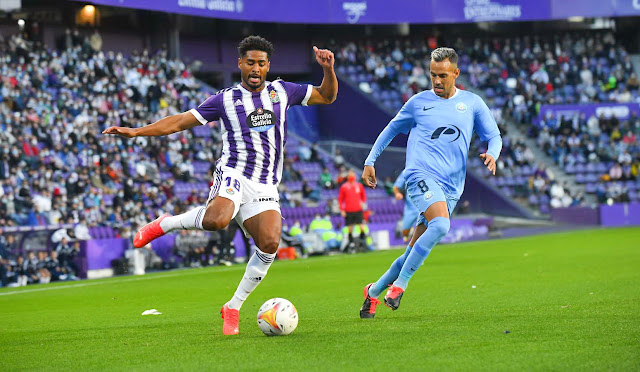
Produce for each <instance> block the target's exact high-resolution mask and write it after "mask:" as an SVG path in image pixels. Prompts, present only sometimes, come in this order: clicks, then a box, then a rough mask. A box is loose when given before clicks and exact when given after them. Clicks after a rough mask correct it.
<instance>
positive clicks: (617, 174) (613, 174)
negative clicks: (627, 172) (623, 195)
mask: <svg viewBox="0 0 640 372" xmlns="http://www.w3.org/2000/svg"><path fill="white" fill-rule="evenodd" d="M609 178H610V179H611V180H612V181H618V180H620V179H622V166H621V165H620V163H615V164H613V166H612V167H611V169H609Z"/></svg>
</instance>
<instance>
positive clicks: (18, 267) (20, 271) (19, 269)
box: [9, 256, 29, 287]
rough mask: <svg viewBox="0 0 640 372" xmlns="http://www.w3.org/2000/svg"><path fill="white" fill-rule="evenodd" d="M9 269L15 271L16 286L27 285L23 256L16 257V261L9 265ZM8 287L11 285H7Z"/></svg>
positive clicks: (27, 278)
mask: <svg viewBox="0 0 640 372" xmlns="http://www.w3.org/2000/svg"><path fill="white" fill-rule="evenodd" d="M11 271H12V272H13V273H15V274H14V275H15V277H16V286H17V287H24V286H26V285H27V283H28V281H29V277H28V276H27V267H26V262H25V261H24V257H22V256H18V257H17V259H16V261H14V262H13V264H12V266H11ZM9 287H11V285H9Z"/></svg>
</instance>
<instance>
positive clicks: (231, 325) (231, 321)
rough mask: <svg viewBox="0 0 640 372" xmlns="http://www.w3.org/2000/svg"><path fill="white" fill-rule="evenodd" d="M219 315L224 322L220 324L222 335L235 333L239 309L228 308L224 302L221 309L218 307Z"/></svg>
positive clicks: (236, 331) (236, 332)
mask: <svg viewBox="0 0 640 372" xmlns="http://www.w3.org/2000/svg"><path fill="white" fill-rule="evenodd" d="M220 316H221V318H222V319H224V324H223V325H222V334H223V335H227V336H229V335H237V334H238V332H239V330H238V328H239V327H238V323H239V318H240V311H238V310H235V309H229V305H228V304H224V306H223V307H222V309H220Z"/></svg>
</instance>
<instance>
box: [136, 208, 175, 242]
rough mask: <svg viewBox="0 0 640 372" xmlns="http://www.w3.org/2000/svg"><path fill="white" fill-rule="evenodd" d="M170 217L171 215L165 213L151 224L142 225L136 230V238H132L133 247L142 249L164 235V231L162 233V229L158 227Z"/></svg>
mask: <svg viewBox="0 0 640 372" xmlns="http://www.w3.org/2000/svg"><path fill="white" fill-rule="evenodd" d="M170 216H171V215H170V214H169V213H165V214H163V215H162V216H160V217H158V218H156V219H155V220H153V221H152V222H149V223H148V224H146V225H144V226H143V227H142V228H141V229H140V230H138V232H137V233H136V236H134V237H133V246H134V247H136V248H142V247H144V246H145V245H147V244H149V243H150V242H151V241H152V240H154V239H158V238H159V237H161V236H162V235H164V231H162V228H161V227H160V222H161V221H162V220H164V219H165V218H167V217H170Z"/></svg>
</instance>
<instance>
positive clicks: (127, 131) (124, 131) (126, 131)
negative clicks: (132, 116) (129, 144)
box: [102, 127, 136, 138]
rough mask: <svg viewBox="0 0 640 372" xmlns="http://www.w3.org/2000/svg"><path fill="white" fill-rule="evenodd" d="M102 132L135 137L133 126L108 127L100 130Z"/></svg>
mask: <svg viewBox="0 0 640 372" xmlns="http://www.w3.org/2000/svg"><path fill="white" fill-rule="evenodd" d="M102 134H117V135H119V136H122V137H126V138H132V137H135V136H136V134H135V132H134V131H133V128H125V127H109V128H107V129H105V130H104V131H102Z"/></svg>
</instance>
